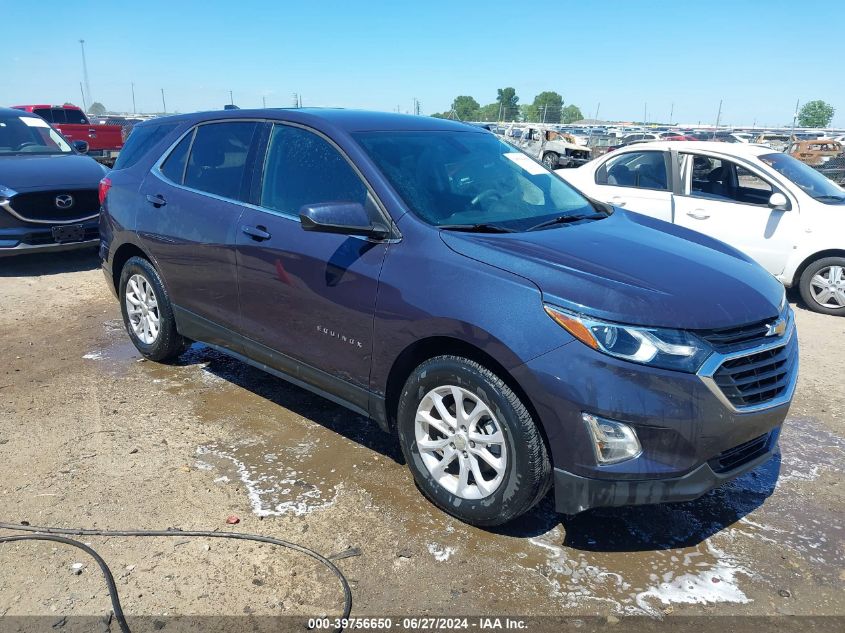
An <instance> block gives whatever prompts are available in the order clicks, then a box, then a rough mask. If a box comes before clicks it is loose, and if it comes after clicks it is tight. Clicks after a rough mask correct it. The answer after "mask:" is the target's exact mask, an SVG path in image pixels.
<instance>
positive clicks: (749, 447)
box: [707, 433, 771, 473]
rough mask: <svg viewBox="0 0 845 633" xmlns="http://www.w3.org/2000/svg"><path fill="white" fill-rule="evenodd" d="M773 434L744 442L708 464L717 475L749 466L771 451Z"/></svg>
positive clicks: (722, 453) (720, 454)
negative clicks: (770, 441) (770, 440)
mask: <svg viewBox="0 0 845 633" xmlns="http://www.w3.org/2000/svg"><path fill="white" fill-rule="evenodd" d="M770 437H771V433H766V434H765V435H761V436H760V437H755V438H754V439H753V440H748V441H747V442H743V443H742V444H740V445H739V446H734V447H733V448H729V449H728V450H726V451H722V452H721V453H719V454H718V455H716V457H714V458H713V459H711V460H709V461H708V462H707V463H708V464H709V465H710V468H712V469H713V471H714V472H717V473H726V472H728V471H731V470H734V469H735V468H739V467H740V466H742V465H743V464H747V463H748V462H750V461H751V460H752V459H755V458H757V457H759V456H760V455H762V454H763V453H765V452H766V451H767V450H769V438H770Z"/></svg>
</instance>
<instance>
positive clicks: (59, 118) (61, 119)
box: [50, 108, 67, 124]
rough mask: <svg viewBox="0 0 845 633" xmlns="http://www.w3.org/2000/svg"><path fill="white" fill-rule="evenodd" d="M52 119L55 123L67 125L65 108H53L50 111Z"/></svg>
mask: <svg viewBox="0 0 845 633" xmlns="http://www.w3.org/2000/svg"><path fill="white" fill-rule="evenodd" d="M50 118H51V119H52V121H53V123H59V124H61V123H67V117H66V116H65V111H64V109H63V108H53V109H52V110H50Z"/></svg>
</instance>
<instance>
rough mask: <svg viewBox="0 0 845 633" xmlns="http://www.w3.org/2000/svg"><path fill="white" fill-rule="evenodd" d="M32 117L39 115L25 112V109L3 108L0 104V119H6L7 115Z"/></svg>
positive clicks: (37, 117)
mask: <svg viewBox="0 0 845 633" xmlns="http://www.w3.org/2000/svg"><path fill="white" fill-rule="evenodd" d="M13 116H17V117H34V118H36V119H40V118H41V117H40V116H38V115H37V114H34V113H32V112H27V111H26V110H18V109H16V108H4V107H2V106H0V119H7V118H9V117H13Z"/></svg>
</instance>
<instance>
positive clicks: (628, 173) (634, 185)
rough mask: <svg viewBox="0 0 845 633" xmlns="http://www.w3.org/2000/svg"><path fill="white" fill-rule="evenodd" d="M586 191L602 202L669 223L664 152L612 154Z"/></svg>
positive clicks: (668, 173)
mask: <svg viewBox="0 0 845 633" xmlns="http://www.w3.org/2000/svg"><path fill="white" fill-rule="evenodd" d="M586 187H587V191H589V192H590V193H591V194H593V195H594V196H595V197H596V198H598V199H599V200H601V201H602V202H607V203H608V204H612V205H614V206H617V207H622V208H624V209H626V210H628V211H635V212H637V213H642V214H644V215H650V216H651V217H653V218H657V219H658V220H664V221H665V222H671V221H672V183H671V170H670V169H669V161H668V152H664V151H660V150H643V151H637V152H620V153H618V154H617V153H614V154H612V155H611V156H610V157H609V158H608V159H607V160H606V161H605V162H604V164H602V165H601V166H600V167H599V168H598V169H597V170H596V172H595V182H594V183H587V184H586Z"/></svg>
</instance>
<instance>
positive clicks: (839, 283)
mask: <svg viewBox="0 0 845 633" xmlns="http://www.w3.org/2000/svg"><path fill="white" fill-rule="evenodd" d="M798 288H799V290H800V291H801V298H802V299H804V303H806V304H807V307H808V308H809V309H810V310H812V311H813V312H821V313H822V314H830V315H833V316H845V257H825V258H823V259H819V260H817V261H814V262H813V263H811V264H810V265H809V266H807V268H805V269H804V272H803V273H802V274H801V281H800V282H799V284H798Z"/></svg>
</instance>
